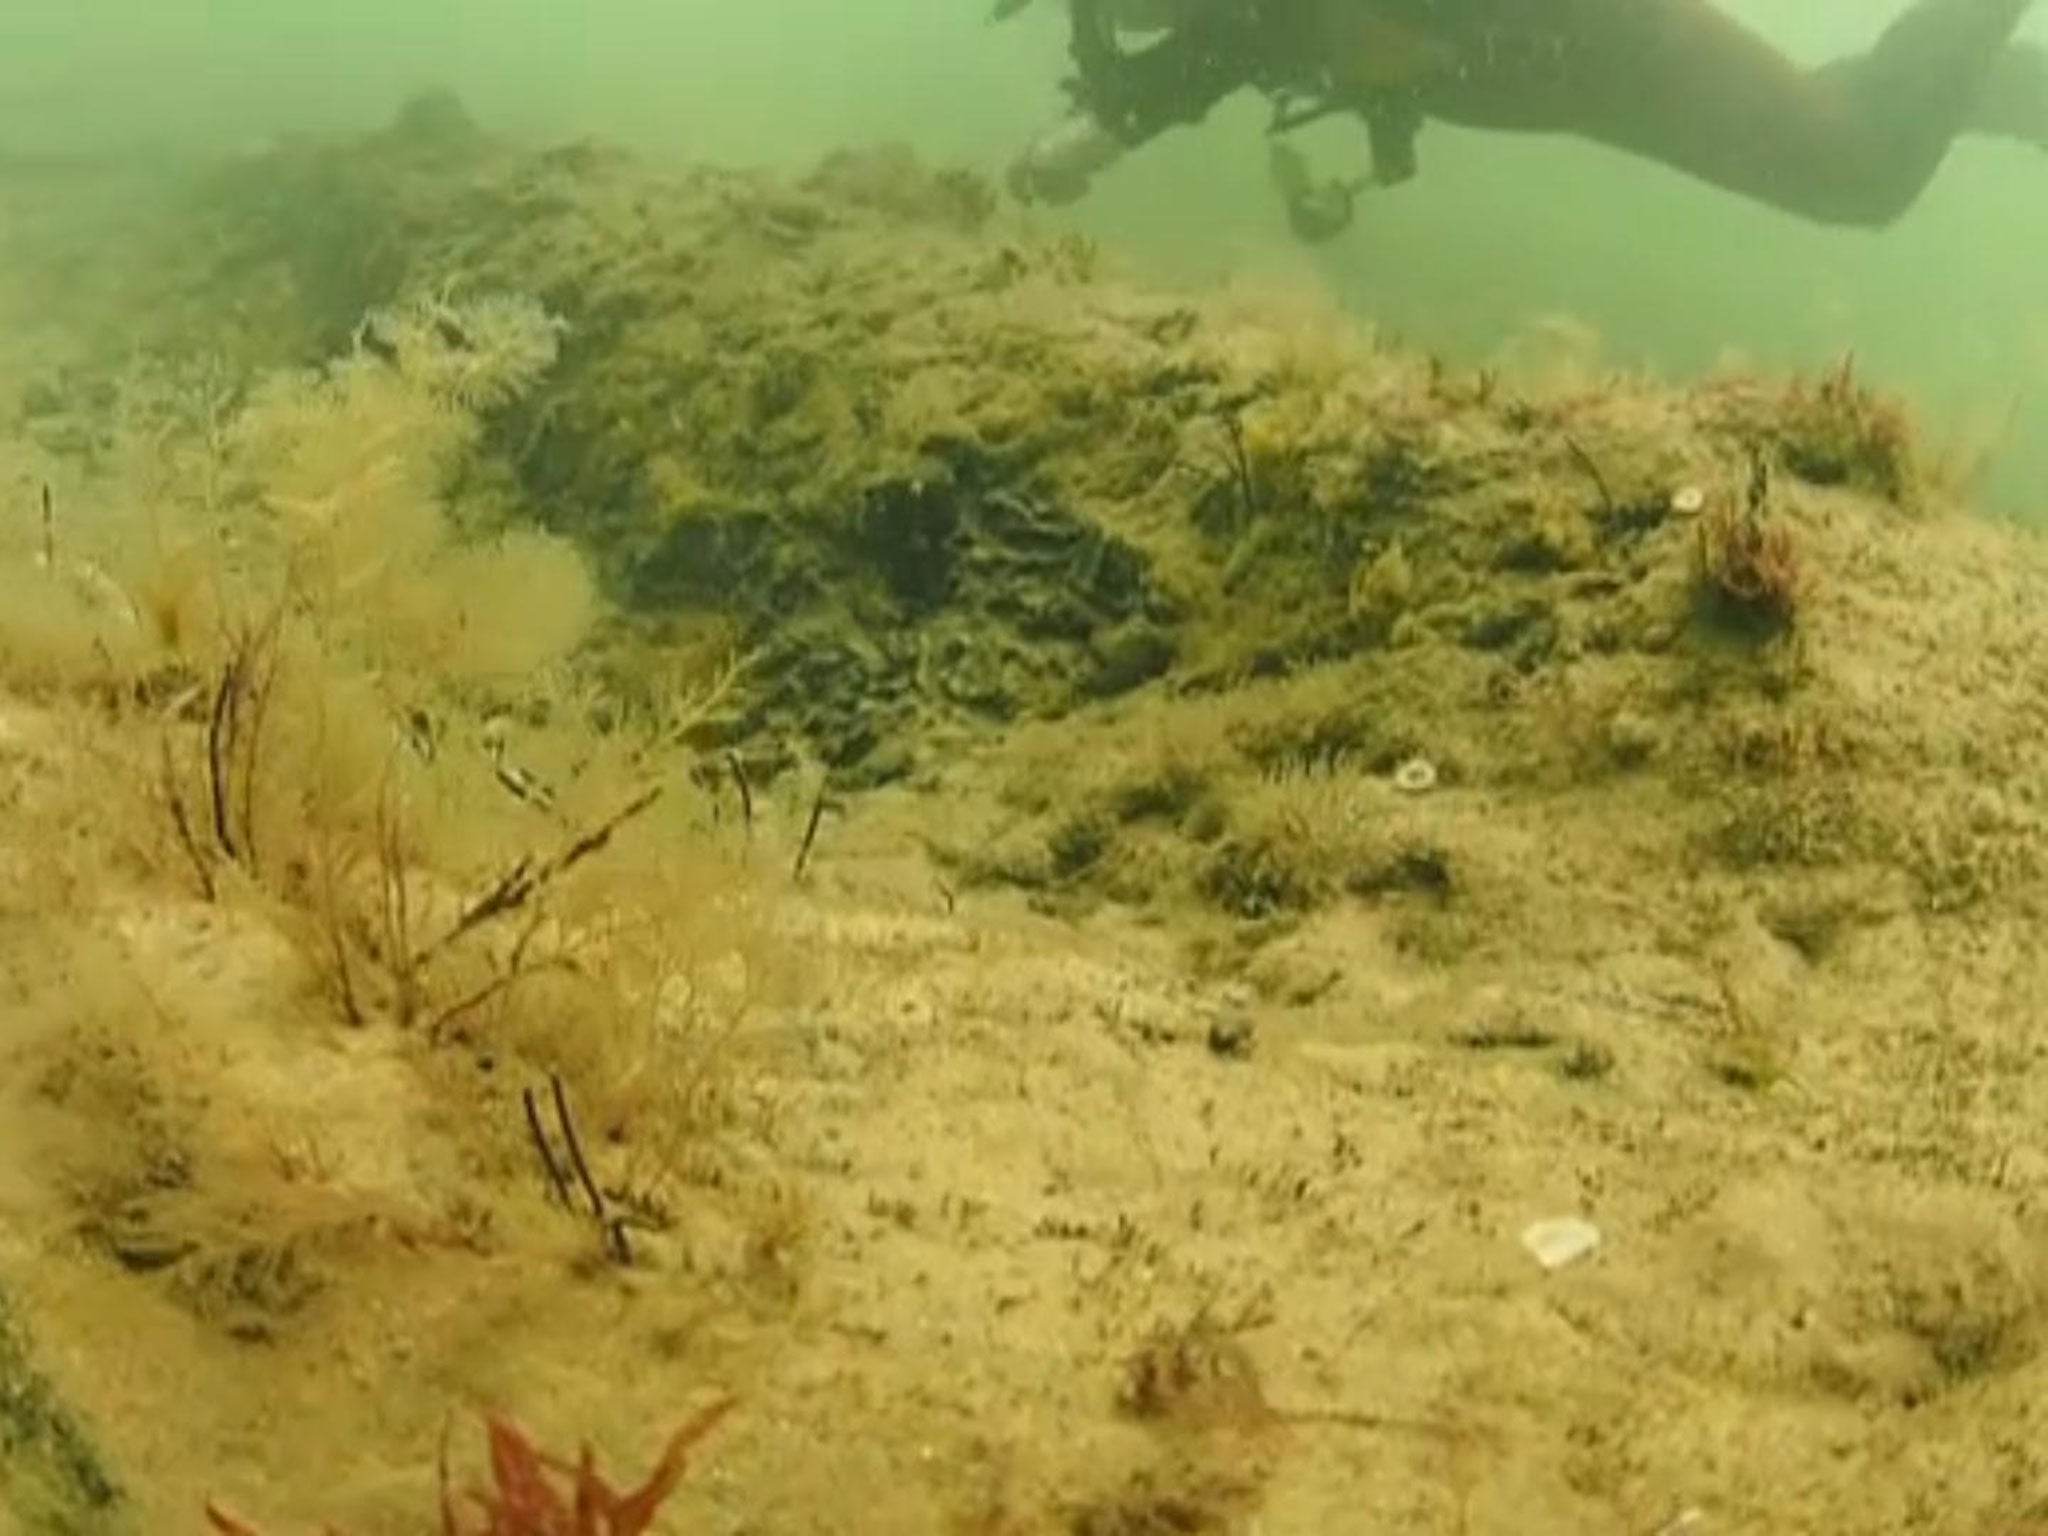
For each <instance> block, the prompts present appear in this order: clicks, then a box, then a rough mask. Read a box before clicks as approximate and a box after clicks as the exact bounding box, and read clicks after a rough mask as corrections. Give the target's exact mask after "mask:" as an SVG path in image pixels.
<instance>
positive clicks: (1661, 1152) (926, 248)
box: [0, 101, 2048, 1536]
mask: <svg viewBox="0 0 2048 1536" xmlns="http://www.w3.org/2000/svg"><path fill="white" fill-rule="evenodd" d="M80 174H81V175H84V174H85V173H83V172H81V173H80ZM88 180H89V182H90V184H89V185H81V186H80V187H79V188H78V189H77V195H76V196H74V197H72V198H70V199H69V200H67V202H66V204H65V209H66V211H65V212H64V214H63V215H62V216H58V215H55V214H53V213H51V212H50V205H49V202H48V199H47V197H46V196H45V195H44V194H45V193H46V191H47V189H20V188H15V189H8V188H7V187H5V186H4V185H0V203H4V204H5V205H6V206H4V207H0V216H4V217H5V218H6V219H7V220H8V222H7V224H6V226H5V227H6V229H7V235H6V239H5V241H4V243H0V412H4V415H0V488H4V490H5V493H6V496H7V500H6V503H5V505H6V507H7V508H8V509H9V510H8V512H7V515H6V516H5V517H4V518H0V1051H4V1053H5V1058H6V1063H7V1070H6V1072H5V1073H4V1075H0V1093H4V1095H5V1104H4V1106H0V1124H4V1125H5V1126H6V1127H7V1130H8V1136H7V1142H6V1152H5V1155H4V1157H0V1218H4V1219H0V1507H4V1508H5V1509H6V1511H7V1512H8V1515H9V1517H10V1518H11V1520H12V1522H13V1526H14V1527H15V1528H19V1529H21V1530H24V1531H35V1532H42V1531H49V1532H58V1531H62V1532H123V1531H131V1530H134V1531H139V1530H153V1531H154V1530H175V1529H194V1530H197V1529H203V1528H204V1525H205V1522H206V1520H207V1518H208V1515H209V1511H210V1512H211V1517H212V1519H213V1521H214V1524H215V1525H216V1527H217V1528H219V1529H222V1530H231V1531H232V1530H241V1529H244V1528H252V1529H255V1530H260V1531H264V1532H269V1533H282V1532H286V1531H293V1530H301V1529H315V1528H318V1527H320V1526H321V1525H322V1524H323V1523H331V1524H332V1525H333V1526H334V1527H335V1528H337V1529H339V1530H343V1531H347V1532H349V1533H351V1536H378V1533H382V1532H390V1533H399V1532H407V1531H418V1530H424V1529H429V1528H432V1527H434V1526H435V1525H437V1524H439V1523H440V1522H441V1521H442V1520H443V1519H444V1518H445V1519H449V1520H452V1521H453V1522H454V1528H456V1529H460V1530H468V1529H472V1528H474V1529H480V1530H488V1531H491V1532H493V1533H497V1536H540V1533H548V1536H553V1533H555V1532H558V1531H566V1532H575V1533H577V1536H597V1533H600V1532H602V1533H606V1536H625V1533H627V1532H632V1531H638V1530H640V1529H642V1528H647V1527H648V1526H649V1522H650V1521H654V1522H656V1523H655V1525H654V1526H653V1527H652V1528H656V1529H669V1530H674V1531H678V1532H681V1531H723V1532H729V1533H740V1532H758V1533H769V1532H776V1533H781V1532H845V1531H850V1530H874V1531H890V1532H916V1531H935V1532H937V1531H943V1532H956V1533H967V1532H979V1533H995V1532H1002V1533H1024V1532H1035V1531H1065V1532H1076V1533H1083V1536H1148V1533H1163V1532H1219V1533H1220V1532H1237V1531H1247V1532H1248V1531H1252V1530H1254V1529H1257V1530H1264V1531H1268V1532H1276V1531H1335V1530H1374V1531H1388V1532H1394V1531H1412V1532H1417V1533H1421V1532H1430V1533H1436V1532H1471V1533H1479V1532H1496V1531H1497V1532H1508V1531H1517V1532H1520V1531H1529V1530H1542V1531H1557V1532H1567V1531H1587V1532H1595V1531H1598V1532H1613V1531H1626V1532H1644V1533H1648V1532H1652V1531H1658V1530H1671V1531H1678V1530H1686V1531H1698V1530H1710V1531H1713V1532H1715V1533H1721V1532H1759V1533H1761V1532H1771V1533H1774V1536H1776V1533H1783V1532H1789V1531H1800V1530H1805V1531H1815V1532H1828V1533H1851V1532H1869V1533H1873V1536H1874V1533H1879V1532H1883V1533H1887V1536H1890V1533H1898V1532H1907V1531H1916V1530H1918V1531H1928V1532H1943V1533H1948V1532H1957V1531H1984V1532H1990V1531H2001V1532H2004V1531H2018V1530H2027V1529H2037V1528H2048V1469H2044V1463H2043V1457H2042V1453H2041V1449H2040V1448H2041V1445H2042V1443H2043V1442H2042V1440H2041V1436H2040V1433H2039V1413H2040V1410H2039V1408H2038V1404H2039V1403H2040V1402H2042V1401H2044V1400H2048V1394H2044V1391H2043V1388H2044V1386H2048V1357H2044V1355H2043V1344H2044V1331H2043V1330H2044V1319H2048V1314H2044V1310H2043V1308H2044V1293H2043V1289H2042V1287H2043V1279H2044V1273H2048V1272H2044V1268H2043V1259H2044V1254H2048V1248H2044V1241H2048V1227H2044V1224H2043V1218H2042V1212H2041V1208H2040V1207H2041V1198H2040V1197H2041V1193H2042V1191H2043V1189H2044V1187H2048V1159H2044V1157H2043V1155H2042V1153H2041V1152H2040V1150H2039V1148H2038V1146H2037V1142H2038V1134H2037V1133H2038V1128H2039V1126H2040V1125H2041V1124H2042V1123H2043V1120H2044V1111H2048V1090H2044V1089H2043V1088H2042V1087H2041V1084H2040V1075H2039V1073H2038V1072H2037V1071H2036V1070H2035V1067H2036V1065H2037V1064H2038V1059H2039V1057H2040V1054H2041V1051H2042V1049H2043V1042H2042V1037H2041V1033H2040V1032H2041V1027H2042V1026H2041V1014H2040V1008H2039V1006H2038V1003H2037V1002H2036V1001H2035V1000H2036V999H2037V998H2038V997H2040V996H2041V995H2044V982H2048V978H2044V976H2043V974H2042V972H2043V962H2042V959H2041V952H2040V946H2039V944H2038V933H2039V924H2040V921H2041V908H2042V898H2043V896H2044V894H2048V883H2044V881H2048V866H2044V861H2043V855H2044V850H2048V832H2044V822H2043V801H2042V793H2043V788H2044V780H2043V766H2042V759H2041V754H2040V751H2039V741H2040V736H2041V730H2042V723H2043V721H2044V720H2048V684H2044V682H2043V674H2042V669H2041V668H2040V665H2039V657H2040V656H2041V655H2042V654H2043V643H2044V640H2048V620H2044V615H2048V604H2044V602H2043V600H2042V599H2043V596H2044V591H2048V587H2044V580H2048V562H2044V561H2043V558H2042V553H2041V551H2040V549H2039V547H2038V544H2037V542H2036V541H2035V540H2034V539H2033V538H2032V537H2030V536H2027V535H2023V534H2018V533H2015V532H2012V531H2010V530H2006V529H2001V528H1995V527H1992V526H1990V525H1988V524H1984V523H1981V522H1979V521H1977V520H1974V519H1973V518H1972V517H1971V516H1970V515H1969V514H1968V512H1967V509H1965V508H1962V507H1960V506H1958V505H1957V504H1956V498H1955V496H1954V494H1953V491H1952V489H1951V487H1950V486H1949V485H1948V484H1947V482H1946V478H1945V476H1944V473H1943V470H1942V466H1941V464H1940V463H1939V462H1938V457H1937V456H1935V455H1933V454H1931V453H1930V452H1929V450H1928V449H1927V448H1926V446H1925V445H1923V444H1921V443H1919V442H1918V441H1916V438H1915V434H1914V432H1913V430H1912V427H1911V424H1910V423H1909V422H1908V421H1907V420H1906V419H1905V418H1904V417H1903V416H1902V415H1901V414H1900V413H1899V412H1898V411H1897V410H1896V409H1894V408H1893V407H1891V406H1890V405H1888V404H1887V403H1886V402H1885V400H1884V399H1883V398H1882V397H1881V395H1880V394H1878V393H1874V392H1873V391H1872V390H1871V389H1870V388H1868V387H1867V386H1866V384H1865V382H1864V381H1863V380H1861V379H1859V378H1858V377H1857V376H1856V374H1855V371H1854V370H1853V368H1851V367H1848V366H1844V367H1842V368H1840V369H1839V370H1833V371H1830V372H1828V373H1826V374H1825V375H1823V376H1821V377H1817V378H1808V379H1791V380H1775V379H1752V378H1717V379H1712V380H1708V381H1703V382H1701V383H1699V384H1698V385H1696V386H1694V387H1692V388H1689V389H1684V390H1675V389H1671V388H1666V387H1663V386H1660V385H1656V384H1653V383H1651V382H1649V381H1645V380H1637V379H1631V378H1625V377H1617V376H1613V375H1610V374H1606V373H1602V372H1600V371H1598V370H1597V369H1594V368H1590V367H1587V366H1584V365H1579V366H1572V367H1561V368H1558V369H1553V370H1551V371H1549V372H1547V373H1545V374H1543V375H1541V376H1538V375H1536V374H1534V373H1532V372H1530V371H1529V370H1527V369H1525V368H1509V367H1503V368H1501V369H1497V370H1488V369H1481V370H1469V369H1463V368H1457V367H1451V366H1447V365H1445V364H1443V363H1442V362H1440V361H1438V360H1434V359H1431V358H1429V357H1426V356H1420V355H1416V354H1414V353H1412V352H1409V351H1405V350H1400V349H1396V348H1392V347H1388V346H1384V345H1381V344H1379V343H1377V342H1376V341H1375V339H1374V338H1373V337H1372V336H1371V335H1370V334H1369V333H1366V332H1364V331H1362V330H1360V329H1358V328H1357V327H1352V326H1345V325H1342V324H1340V323H1339V321H1338V320H1337V318H1336V317H1334V316H1333V315H1331V314H1330V313H1328V312H1326V311H1324V310H1322V309H1320V308H1318V307H1316V306H1314V305H1311V304H1305V303H1304V302H1303V301H1301V300H1300V299H1299V298H1298V297H1297V298H1295V299H1293V300H1284V299H1282V298H1278V297H1276V298H1274V299H1272V300H1270V301H1262V300H1258V299H1255V298H1250V297H1245V296H1242V295H1239V296H1235V297H1230V298H1225V297H1222V296H1218V295H1208V294H1200V293H1185V292H1165V291H1161V290H1159V289H1157V288H1155V287H1149V286H1147V285H1146V284H1144V283H1143V282H1141V281H1137V280H1134V279H1131V278H1129V277H1127V276H1125V275H1122V274H1119V273H1117V272H1115V271H1113V270H1112V269H1111V264H1110V263H1109V262H1108V261H1107V260H1106V259H1105V258H1104V256H1103V255H1102V253H1100V252H1098V251H1096V250H1094V249H1093V248H1091V247H1090V246H1088V245H1087V244H1086V243H1085V242H1081V241H1079V240H1076V239H1074V238H1072V237H1070V236H1066V235H1060V234H1049V233H1047V232H1045V231H1042V230H1037V229H1033V228H1031V227H1028V226H1025V225H1021V224H1018V223H1016V222H1015V221H1013V219H1012V218H1011V216H1010V215H1008V214H1006V213H1004V212H1003V211H1002V210H1000V209H999V208H998V207H997V204H996V200H995V199H994V197H993V196H992V195H991V193H990V192H989V190H988V189H987V188H985V187H984V186H983V185H982V184H981V183H980V182H978V181H977V180H975V179H974V178H973V177H970V176H966V175H962V174H957V173H951V172H946V171H941V170H934V169H932V168H928V167H925V166H923V165H920V164H918V163H916V162H914V161H912V160H911V159H909V158H908V157H906V156H904V155H901V154H898V153H894V152H889V151H877V152H861V153H851V152H850V153H846V154H842V155H837V156H834V157H832V158H831V159H829V160H828V161H826V162H825V163H824V164H822V165H820V166H819V167H818V168H817V169H816V170H815V171H814V172H812V173H811V174H810V175H808V176H805V177H801V178H796V179H774V178H770V177H766V176H761V175H754V174H746V173H740V172H735V171H725V170H717V169H712V168H704V167H691V168H685V169H681V170H676V169H671V168H662V167H652V166H648V165H644V164H640V163H636V162H635V161H633V160H632V159H630V158H628V157H626V156H623V155H620V154H616V153H613V152H611V151H608V150H605V149H603V148H601V147H592V146H570V147H565V148H560V149H555V150H550V151H533V150H529V149H525V148H521V147H516V146H508V145H504V144H500V143H497V142H495V141H493V140H492V139H490V138H489V137H488V136H487V135H485V134H483V133H481V132H479V131H478V130H477V129H476V128H475V127H474V126H473V125H472V124H471V123H470V122H469V121H468V120H467V119H466V118H465V117H464V116H463V114H462V113H461V111H460V110H459V109H458V108H456V107H455V106H454V105H453V104H452V103H448V102H445V101H427V102H422V103H420V104H418V105H416V106H415V107H414V108H412V109H409V110H408V111H407V112H406V113H405V114H404V115H403V116H402V117H401V118H400V119H399V120H398V121H397V122H396V123H395V124H393V125H392V126H391V128H389V129H388V130H386V131H384V132H380V133H377V134H374V135H370V136H368V137H365V138H362V139H358V140H350V141H343V142H309V143H295V144H287V145H281V146H279V147H276V148H274V149H271V150H268V151H265V152H262V153H259V154H254V155H251V156H248V157H246V158H242V159H239V160H236V161H233V162H231V163H225V164H218V165H211V166H207V167H203V168H200V169H199V170H196V171H195V172H193V173H192V174H191V175H189V176H186V177H183V178H178V179H173V180H165V179H162V178H157V179H154V180H150V181H149V182H147V183H146V184H144V183H143V182H141V181H139V180H137V179H124V178H123V177H122V176H120V175H119V174H117V173H115V172H113V171H106V172H103V173H97V174H95V175H93V176H91V177H89V178H88ZM31 204H33V206H31ZM37 210H40V212H38V211H37ZM1565 1216H1570V1217H1575V1218H1578V1219H1580V1220H1581V1221H1584V1222H1589V1223H1591V1224H1592V1227H1593V1228H1595V1229H1597V1233H1598V1237H1599V1244H1598V1247H1597V1248H1596V1249H1595V1250H1594V1251H1593V1252H1591V1253H1590V1254H1582V1255H1580V1256H1579V1257H1577V1259H1576V1261H1575V1262H1570V1263H1567V1264H1564V1265H1562V1266H1561V1267H1558V1268H1556V1269H1554V1270H1550V1269H1546V1268H1545V1267H1544V1265H1543V1264H1542V1263H1539V1262H1538V1258H1537V1256H1536V1255H1534V1254H1532V1252H1531V1251H1529V1250H1528V1249H1527V1248H1526V1247H1525V1245H1524V1244H1523V1242H1522V1241H1521V1237H1522V1235H1523V1234H1524V1232H1525V1230H1526V1229H1528V1228H1529V1227H1530V1225H1531V1223H1534V1222H1538V1221H1540V1220H1542V1219H1545V1218H1553V1217H1565ZM1573 1230H1575V1231H1578V1230H1583V1229H1576V1228H1575V1229H1573ZM1545 1251H1546V1252H1547V1251H1548V1250H1545ZM479 1412H480V1413H481V1414H482V1415H483V1420H482V1421H483V1423H484V1424H485V1426H486V1430H487V1433H486V1434H485V1436H484V1437H483V1440H482V1444H483V1446H484V1449H485V1452H486V1455H487V1462H488V1465H487V1466H486V1467H484V1468H482V1469H478V1468H477V1467H475V1466H473V1465H472V1461H473V1454H472V1453H473V1450H474V1446H473V1444H472V1441H473V1439H474V1437H473V1436H471V1435H470V1434H469V1433H468V1432H467V1428H466V1427H467V1426H468V1425H470V1424H471V1423H472V1422H474V1419H473V1415H474V1414H476V1413H479ZM451 1421H452V1422H453V1424H454V1426H455V1428H456V1430H457V1431H458V1432H456V1433H453V1434H451V1433H450V1425H451ZM714 1422H715V1424H716V1428H715V1431H714V1430H713V1428H712V1426H713V1424H714ZM679 1426H681V1427H680V1429H679ZM529 1434H530V1436H531V1438H529ZM579 1443H583V1444H587V1445H589V1446H590V1447H592V1448H593V1449H591V1450H590V1451H587V1452H586V1453H585V1455H584V1458H583V1459H582V1460H581V1461H577V1462H559V1463H558V1462H555V1461H553V1460H551V1459H549V1458H547V1457H544V1456H543V1455H542V1454H541V1453H540V1452H539V1451H538V1450H536V1449H535V1447H536V1446H559V1447H573V1446H575V1445H578V1444H579ZM664 1447H666V1449H665V1450H664ZM686 1462H687V1475H685V1472H686ZM437 1463H438V1468H439V1470H438V1472H437ZM601 1467H626V1468H639V1467H652V1468H653V1471H652V1473H651V1474H649V1477H648V1480H647V1481H646V1482H644V1483H642V1484H639V1485H637V1486H636V1487H631V1488H627V1489H619V1488H615V1487H614V1486H613V1484H612V1483H611V1481H609V1480H608V1478H607V1476H606V1475H605V1474H604V1473H602V1472H601V1471H600V1470H599V1469H600V1468H601ZM437 1486H438V1488H439V1490H440V1492H439V1497H440V1498H441V1500H442V1501H443V1502H442V1505H441V1507H440V1510H439V1511H438V1512H437V1509H436V1505H435V1499H436V1496H437V1495H436V1488H437ZM470 1487H475V1488H478V1489H480V1490H486V1491H482V1492H478V1493H476V1494H473V1495H469V1494H465V1493H464V1492H463V1491H462V1490H464V1489H466V1488H470ZM2030 1521H2031V1522H2033V1523H2032V1524H2031V1525H2030V1524H2029V1523H2028V1522H2030Z"/></svg>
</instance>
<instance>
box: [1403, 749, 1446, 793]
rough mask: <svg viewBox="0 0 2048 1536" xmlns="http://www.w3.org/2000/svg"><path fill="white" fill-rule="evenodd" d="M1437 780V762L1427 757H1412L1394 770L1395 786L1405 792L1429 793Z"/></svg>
mask: <svg viewBox="0 0 2048 1536" xmlns="http://www.w3.org/2000/svg"><path fill="white" fill-rule="evenodd" d="M1436 782H1437V775H1436V764H1435V763H1432V762H1431V761H1430V760H1429V759H1428V758H1426V757H1411V758H1409V759H1408V761H1407V762H1405V763H1403V764H1402V765H1401V766H1400V767H1398V768H1396V769H1395V770H1394V788H1396V789H1398V790H1400V791H1401V792H1402V793H1403V794H1407V795H1422V794H1427V793H1428V792H1429V791H1430V790H1432V789H1435V788H1436Z"/></svg>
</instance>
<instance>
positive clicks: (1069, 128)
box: [1007, 117, 1124, 207]
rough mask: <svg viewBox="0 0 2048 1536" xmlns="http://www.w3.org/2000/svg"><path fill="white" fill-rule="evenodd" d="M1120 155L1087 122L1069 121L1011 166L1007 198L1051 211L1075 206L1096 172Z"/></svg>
mask: <svg viewBox="0 0 2048 1536" xmlns="http://www.w3.org/2000/svg"><path fill="white" fill-rule="evenodd" d="M1123 153H1124V147H1123V145H1122V144H1120V143H1118V142H1117V140H1116V138H1115V137H1114V136H1113V135H1111V134H1109V133H1107V132H1105V131H1104V130H1103V129H1102V128H1101V127H1099V126H1098V125H1097V124H1096V123H1095V122H1093V121H1092V120H1091V119H1089V118H1086V117H1073V118H1069V119H1067V121H1065V122H1064V123H1061V124H1060V125H1059V126H1058V127H1057V128H1054V129H1053V130H1051V131H1050V132H1049V133H1046V134H1044V135H1042V136H1041V137H1040V138H1039V139H1038V141H1037V142H1036V143H1034V144H1033V145H1032V146H1031V147H1030V148H1029V149H1027V150H1025V151H1024V153H1023V154H1021V155H1019V156H1018V157H1017V159H1016V160H1014V161H1013V162H1011V165H1010V171H1009V176H1008V178H1007V179H1008V181H1009V186H1010V195H1011V196H1012V197H1014V198H1016V199H1017V200H1018V201H1019V202H1022V203H1048V204H1050V205H1052V206H1053V207H1063V206H1065V205H1066V204H1068V203H1073V202H1078V201H1079V200H1080V199H1081V198H1082V197H1083V196H1085V195H1086V194H1087V191H1088V186H1089V183H1090V182H1092V181H1093V180H1094V178H1095V174H1096V172H1098V171H1101V170H1104V169H1106V168H1107V167H1109V166H1111V165H1114V164H1115V163H1116V162H1117V161H1118V160H1119V159H1121V158H1122V156H1123Z"/></svg>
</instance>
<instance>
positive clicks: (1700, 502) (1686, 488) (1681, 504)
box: [1671, 485, 1707, 517]
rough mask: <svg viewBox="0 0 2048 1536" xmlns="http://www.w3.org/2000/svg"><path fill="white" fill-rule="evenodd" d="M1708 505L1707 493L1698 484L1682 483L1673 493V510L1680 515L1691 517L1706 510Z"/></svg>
mask: <svg viewBox="0 0 2048 1536" xmlns="http://www.w3.org/2000/svg"><path fill="white" fill-rule="evenodd" d="M1706 505H1707V493H1706V491H1705V490H1703V489H1702V488H1701V487H1699V486H1697V485H1681V486H1680V487H1679V488H1678V489H1677V490H1675V491H1673V492H1672V493H1671V510H1672V511H1674V512H1676V513H1677V514H1678V515H1679V516H1680V517H1691V516H1693V515H1694V514H1695V513H1698V512H1701V511H1704V510H1705V509H1706Z"/></svg>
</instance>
